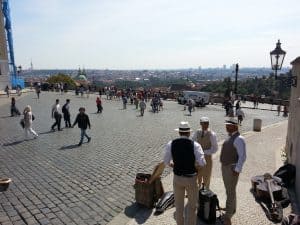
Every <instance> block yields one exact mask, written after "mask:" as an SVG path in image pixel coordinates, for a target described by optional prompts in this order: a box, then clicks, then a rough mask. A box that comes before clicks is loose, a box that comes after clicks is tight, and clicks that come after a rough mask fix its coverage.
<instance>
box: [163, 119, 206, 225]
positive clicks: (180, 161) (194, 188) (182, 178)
mask: <svg viewBox="0 0 300 225" xmlns="http://www.w3.org/2000/svg"><path fill="white" fill-rule="evenodd" d="M176 131H178V132H179V136H180V137H179V138H176V139H174V140H172V141H170V142H169V143H168V144H167V146H166V150H165V155H164V165H165V166H166V165H170V166H172V167H173V172H174V179H173V188H174V196H175V207H176V222H177V225H184V224H187V225H196V222H197V202H198V184H197V169H198V167H199V166H205V159H204V153H203V150H202V148H201V146H200V145H199V144H198V143H197V142H194V141H192V140H191V139H189V137H190V134H191V128H190V125H189V123H188V122H180V124H179V128H178V129H176ZM171 160H173V163H172V164H170V163H171ZM185 191H186V192H187V195H188V206H187V216H186V217H185V218H186V223H184V216H183V213H184V197H185Z"/></svg>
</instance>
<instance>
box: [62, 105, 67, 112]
mask: <svg viewBox="0 0 300 225" xmlns="http://www.w3.org/2000/svg"><path fill="white" fill-rule="evenodd" d="M61 111H62V113H63V114H65V113H67V108H66V104H64V105H63V107H62V109H61Z"/></svg>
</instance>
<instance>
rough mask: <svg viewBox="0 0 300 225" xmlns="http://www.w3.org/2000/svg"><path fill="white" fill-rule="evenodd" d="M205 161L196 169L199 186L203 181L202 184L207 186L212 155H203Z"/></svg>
mask: <svg viewBox="0 0 300 225" xmlns="http://www.w3.org/2000/svg"><path fill="white" fill-rule="evenodd" d="M205 161H206V165H205V166H204V167H201V168H200V169H198V182H199V185H200V187H202V184H203V183H204V186H205V187H206V188H209V185H210V178H211V171H212V156H211V155H205Z"/></svg>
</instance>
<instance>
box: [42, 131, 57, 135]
mask: <svg viewBox="0 0 300 225" xmlns="http://www.w3.org/2000/svg"><path fill="white" fill-rule="evenodd" d="M54 132H55V131H52V130H49V131H44V132H41V133H39V135H43V134H51V133H54Z"/></svg>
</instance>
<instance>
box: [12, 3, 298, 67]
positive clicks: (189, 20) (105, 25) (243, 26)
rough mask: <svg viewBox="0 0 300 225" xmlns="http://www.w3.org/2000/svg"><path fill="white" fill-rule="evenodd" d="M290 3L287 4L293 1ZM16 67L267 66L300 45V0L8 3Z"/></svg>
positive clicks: (288, 58)
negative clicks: (277, 53)
mask: <svg viewBox="0 0 300 225" xmlns="http://www.w3.org/2000/svg"><path fill="white" fill-rule="evenodd" d="M287 2H288V3H289V4H287ZM10 5H11V16H12V26H13V36H14V48H15V56H16V64H17V65H22V67H23V68H29V67H30V63H31V60H32V62H33V65H34V68H35V69H51V68H53V69H65V68H73V69H75V68H78V67H79V66H80V67H82V66H84V67H85V68H88V69H89V68H90V69H125V70H126V69H178V68H197V67H199V66H201V67H202V68H208V67H212V68H214V67H222V66H223V65H226V66H227V67H229V66H230V65H232V64H234V63H239V65H240V66H241V67H269V66H270V56H269V53H270V51H271V50H273V49H274V48H275V44H276V42H277V40H278V39H280V41H281V42H282V48H283V49H284V50H285V51H287V55H286V58H285V61H284V64H283V66H285V67H286V66H289V64H290V62H291V61H292V60H293V59H294V58H296V57H297V56H299V55H297V54H299V53H297V52H296V50H297V49H300V43H299V42H298V41H297V40H299V39H300V29H299V26H298V24H297V23H298V21H299V20H300V15H299V14H298V11H297V9H299V7H300V2H299V1H297V0H289V1H285V2H283V1H278V0H275V1H271V0H267V1H258V0H253V1H251V4H245V2H239V1H235V0H229V1H226V2H220V1H217V0H214V1H210V2H204V1H197V0H190V1H186V2H182V1H179V0H174V1H167V0H153V1H151V2H150V1H139V0H122V1H121V0H114V1H98V0H89V1H76V3H74V1H71V0H53V1H38V0H26V1H10Z"/></svg>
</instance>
